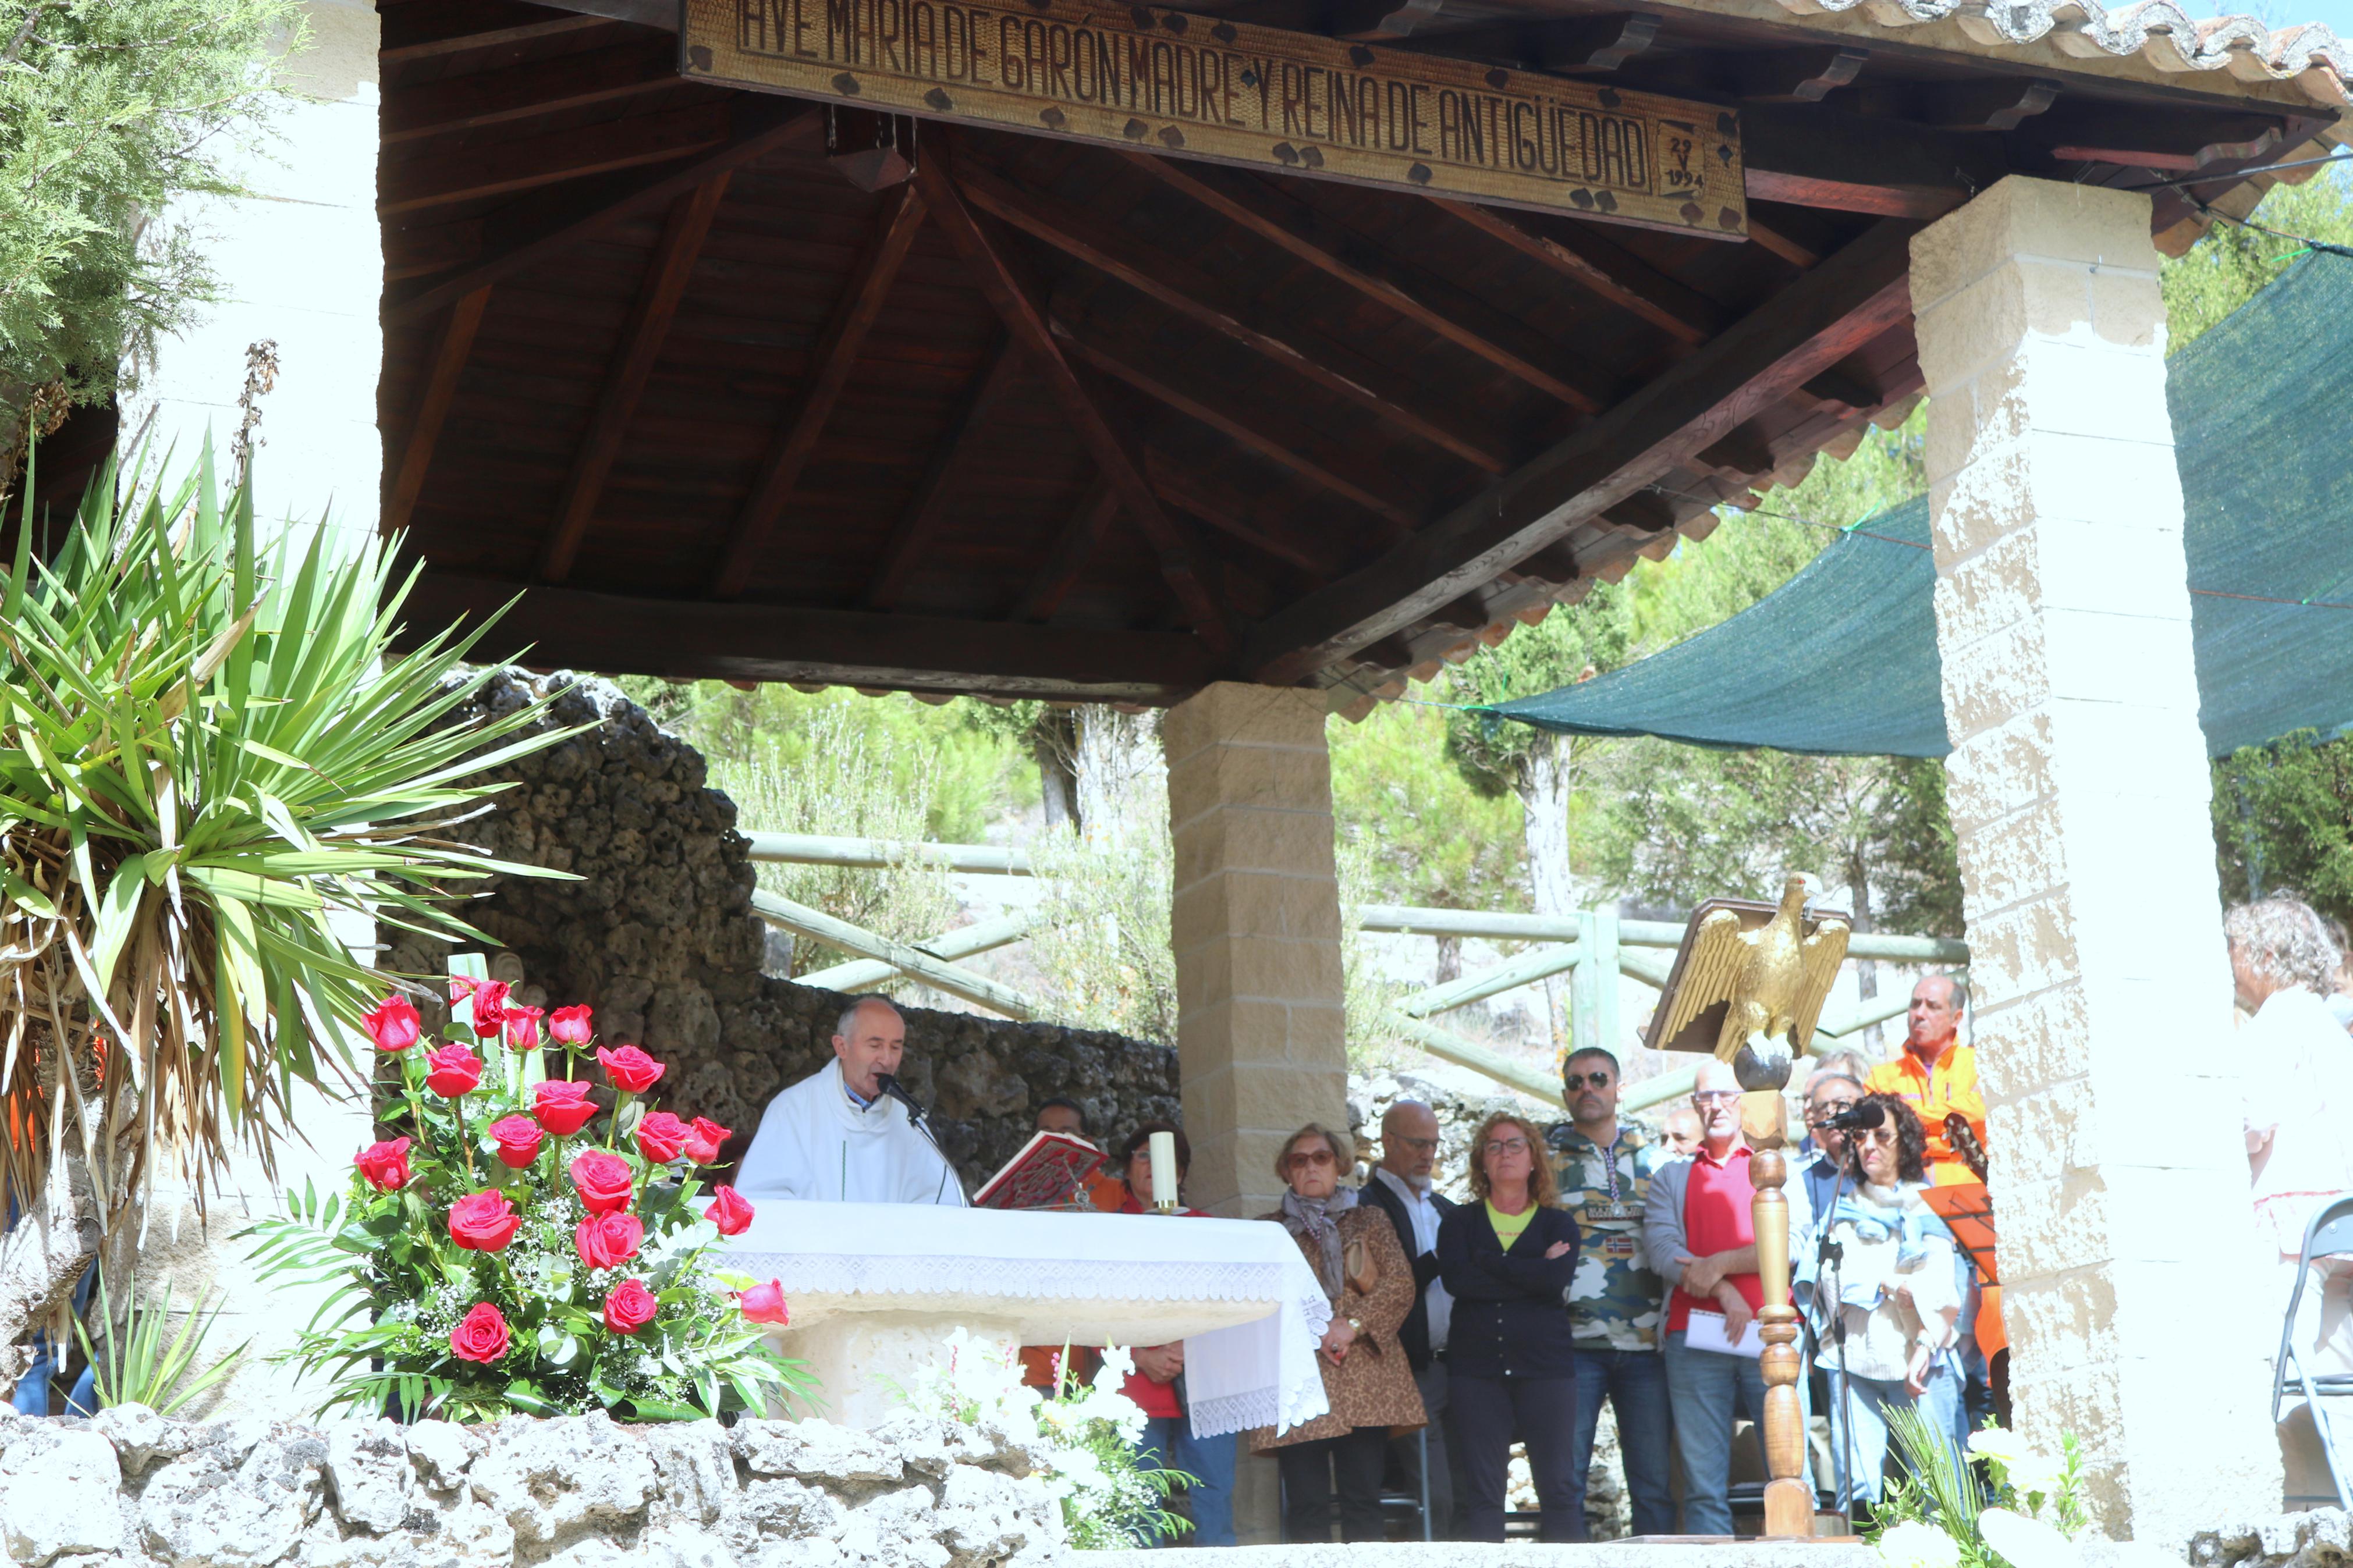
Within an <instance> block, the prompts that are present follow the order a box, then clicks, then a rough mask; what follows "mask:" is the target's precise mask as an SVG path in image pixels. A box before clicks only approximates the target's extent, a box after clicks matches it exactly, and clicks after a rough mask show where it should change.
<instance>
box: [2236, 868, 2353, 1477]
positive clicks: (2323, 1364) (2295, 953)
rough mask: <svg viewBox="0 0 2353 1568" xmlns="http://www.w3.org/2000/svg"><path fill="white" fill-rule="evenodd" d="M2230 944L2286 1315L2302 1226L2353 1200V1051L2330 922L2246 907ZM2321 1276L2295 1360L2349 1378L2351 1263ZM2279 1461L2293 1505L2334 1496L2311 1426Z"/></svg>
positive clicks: (2250, 1108)
mask: <svg viewBox="0 0 2353 1568" xmlns="http://www.w3.org/2000/svg"><path fill="white" fill-rule="evenodd" d="M2222 934H2223V935H2224V936H2225V937H2227V938H2228V939H2229V941H2230V944H2231V978H2232V981H2233V983H2234V984H2235V985H2236V987H2237V990H2238V998H2239V1005H2240V1006H2242V1007H2243V1008H2245V1009H2246V1010H2247V1011H2248V1012H2249V1013H2251V1014H2253V1017H2252V1018H2251V1019H2250V1020H2249V1021H2248V1023H2247V1024H2246V1026H2244V1027H2243V1028H2242V1029H2241V1030H2240V1031H2239V1037H2238V1039H2237V1041H2236V1042H2234V1050H2233V1053H2232V1054H2233V1055H2234V1056H2235V1057H2236V1058H2238V1060H2239V1063H2240V1071H2241V1073H2242V1075H2243V1076H2242V1081H2243V1082H2244V1084H2245V1086H2246V1089H2245V1116H2246V1133H2247V1164H2248V1167H2249V1175H2250V1176H2251V1178H2252V1180H2253V1188H2254V1202H2255V1221H2256V1231H2257V1244H2258V1246H2260V1247H2261V1248H2262V1249H2263V1252H2264V1253H2266V1254H2268V1255H2269V1256H2271V1257H2272V1258H2274V1260H2275V1265H2274V1266H2275V1268H2276V1269H2277V1272H2276V1273H2275V1274H2274V1277H2273V1279H2274V1283H2273V1285H2272V1287H2271V1292H2270V1297H2271V1300H2270V1307H2271V1310H2274V1311H2281V1312H2284V1311H2285V1310H2286V1308H2287V1302H2288V1299H2289V1297H2290V1295H2291V1294H2292V1293H2293V1292H2294V1290H2295V1276H2296V1273H2297V1271H2298V1268H2299V1267H2300V1263H2299V1260H2300V1259H2301V1258H2302V1257H2303V1255H2304V1232H2305V1227H2306V1226H2307V1225H2309V1224H2310V1223H2311V1221H2312V1217H2313V1215H2315V1214H2316V1213H2318V1212H2319V1210H2320V1209H2321V1208H2322V1207H2323V1206H2324V1205H2327V1203H2328V1202H2329V1200H2330V1199H2332V1198H2336V1197H2339V1196H2342V1195H2343V1194H2345V1193H2346V1192H2348V1190H2353V1138H2349V1137H2348V1135H2347V1127H2348V1121H2353V1042H2348V1040H2347V1039H2346V1037H2345V1030H2344V1028H2343V1026H2340V1025H2339V1024H2338V1023H2337V1018H2336V1016H2335V1015H2334V1014H2332V1013H2331V1012H2330V1011H2329V1009H2328V1003H2327V996H2328V994H2329V991H2330V989H2331V987H2332V984H2333V982H2334V979H2335V975H2336V971H2337V965H2338V964H2339V963H2341V962H2342V955H2341V954H2340V953H2339V952H2338V951H2337V942H2336V938H2335V935H2334V933H2333V932H2331V931H2330V930H2329V929H2328V925H2327V921H2323V920H2322V919H2321V918H2320V916H2319V914H2318V913H2317V912H2316V911H2315V910H2313V909H2312V907H2311V906H2310V905H2308V904H2306V903H2305V902H2303V901H2302V900H2298V899H2294V898H2286V897H2273V898H2268V899H2263V900H2258V901H2256V902H2254V903H2252V904H2242V905H2240V906H2239V907H2238V908H2236V909H2234V910H2232V911H2231V912H2230V913H2229V914H2227V915H2225V916H2224V917H2223V919H2222ZM2313 1274H2314V1279H2313V1280H2312V1281H2311V1283H2310V1284H2308V1285H2306V1288H2305V1292H2304V1295H2303V1297H2302V1298H2301V1299H2300V1300H2299V1304H2298V1306H2297V1309H2296V1322H2295V1346H2296V1349H2297V1352H2298V1360H2299V1361H2300V1363H2302V1365H2303V1366H2304V1368H2305V1370H2306V1371H2307V1372H2310V1373H2314V1374H2316V1375H2317V1374H2320V1373H2353V1258H2327V1259H2322V1260H2316V1262H2315V1264H2314V1266H2313ZM2280 1457H2281V1459H2282V1461H2283V1463H2284V1468H2285V1469H2286V1471H2287V1490H2288V1492H2289V1494H2290V1495H2291V1496H2297V1497H2301V1496H2305V1495H2307V1494H2327V1493H2328V1492H2330V1491H2332V1490H2334V1486H2333V1483H2331V1481H2330V1480H2329V1479H2328V1469H2327V1463H2326V1460H2325V1458H2323V1456H2322V1454H2321V1451H2320V1445H2319V1436H2318V1434H2317V1433H2316V1432H2315V1431H2314V1429H2313V1427H2312V1425H2311V1422H2310V1419H2309V1418H2308V1417H2295V1416H2294V1415H2291V1419H2289V1420H2288V1421H2285V1422H2283V1423H2282V1424H2281V1426H2280Z"/></svg>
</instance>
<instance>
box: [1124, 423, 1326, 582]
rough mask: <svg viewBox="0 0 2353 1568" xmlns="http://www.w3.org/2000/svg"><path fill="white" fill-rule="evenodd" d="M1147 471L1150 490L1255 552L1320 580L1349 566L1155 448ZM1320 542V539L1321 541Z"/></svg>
mask: <svg viewBox="0 0 2353 1568" xmlns="http://www.w3.org/2000/svg"><path fill="white" fill-rule="evenodd" d="M1144 471H1145V477H1147V478H1148V479H1151V480H1152V488H1153V489H1155V490H1158V491H1159V492H1160V493H1161V495H1163V496H1164V497H1166V499H1167V500H1168V502H1169V504H1170V505H1172V506H1175V507H1177V508H1180V509H1181V510H1185V511H1188V512H1190V513H1192V514H1193V515H1194V516H1195V517H1197V518H1199V519H1200V520H1201V521H1203V522H1206V523H1208V525H1209V526H1210V527H1211V528H1214V529H1216V530H1217V531H1219V532H1220V533H1223V534H1227V535H1229V536H1230V537H1232V538H1235V539H1239V540H1240V541H1241V542H1243V543H1245V544H1247V545H1249V546H1250V547H1251V548H1252V549H1254V550H1258V551H1261V552H1264V553H1266V554H1268V555H1271V556H1272V557H1274V559H1276V560H1278V561H1283V562H1288V563H1290V564H1292V565H1293V566H1296V567H1298V568H1299V569H1300V570H1301V571H1302V572H1304V573H1306V574H1308V575H1309V576H1311V577H1313V578H1314V579H1315V580H1316V581H1318V582H1321V581H1323V580H1324V579H1326V578H1329V577H1332V576H1335V575H1336V574H1338V573H1339V571H1340V570H1341V568H1342V567H1343V566H1344V565H1345V562H1343V561H1342V560H1340V559H1339V558H1338V556H1337V555H1336V554H1335V552H1332V551H1330V550H1324V549H1318V548H1316V547H1315V544H1314V543H1306V542H1301V541H1300V540H1299V539H1298V538H1296V537H1294V535H1293V533H1292V532H1291V531H1289V530H1288V529H1286V528H1285V526H1284V524H1283V523H1282V521H1280V520H1276V519H1270V518H1267V517H1265V516H1263V515H1261V508H1259V507H1258V506H1257V505H1256V504H1254V503H1253V502H1252V501H1251V500H1250V498H1249V497H1247V496H1244V495H1241V494H1240V493H1238V492H1236V491H1235V490H1234V489H1233V488H1232V487H1231V486H1229V485H1225V484H1221V483H1219V481H1218V480H1217V479H1214V478H1213V477H1211V476H1210V475H1208V474H1205V473H1203V472H1201V471H1200V469H1199V468H1198V466H1197V465H1194V464H1189V463H1184V462H1180V461H1178V460H1177V459H1176V458H1172V457H1170V456H1169V455H1168V454H1167V453H1166V452H1164V451H1162V450H1161V449H1160V448H1159V447H1149V446H1147V447H1145V449H1144ZM1319 542H1320V541H1319Z"/></svg>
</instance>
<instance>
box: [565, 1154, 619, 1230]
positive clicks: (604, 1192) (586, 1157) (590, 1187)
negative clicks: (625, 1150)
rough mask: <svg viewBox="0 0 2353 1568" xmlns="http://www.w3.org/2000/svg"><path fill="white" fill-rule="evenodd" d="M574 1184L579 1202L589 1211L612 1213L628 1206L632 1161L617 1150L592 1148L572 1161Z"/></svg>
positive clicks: (593, 1212) (591, 1212)
mask: <svg viewBox="0 0 2353 1568" xmlns="http://www.w3.org/2000/svg"><path fill="white" fill-rule="evenodd" d="M572 1185H573V1187H574V1188H575V1190H576V1191H577V1192H578V1193H579V1194H580V1206H581V1207H582V1208H584V1209H586V1210H587V1211H588V1212H589V1213H590V1214H611V1213H612V1212H613V1211H614V1210H616V1209H623V1208H627V1207H628V1206H629V1163H628V1161H627V1160H624V1159H622V1158H621V1157H620V1156H619V1155H618V1154H607V1152H605V1151H604V1150H602V1149H591V1150H589V1151H588V1152H586V1153H584V1154H582V1155H581V1156H580V1157H579V1158H578V1159H576V1160H575V1161H573V1162H572Z"/></svg>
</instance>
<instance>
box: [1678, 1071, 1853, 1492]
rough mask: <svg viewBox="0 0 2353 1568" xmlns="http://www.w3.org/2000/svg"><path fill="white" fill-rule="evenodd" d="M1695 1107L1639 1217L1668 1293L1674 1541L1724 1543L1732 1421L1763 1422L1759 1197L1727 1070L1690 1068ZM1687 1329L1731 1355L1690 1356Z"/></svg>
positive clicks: (1791, 1196)
mask: <svg viewBox="0 0 2353 1568" xmlns="http://www.w3.org/2000/svg"><path fill="white" fill-rule="evenodd" d="M1692 1105H1693V1108H1694V1110H1697V1111H1698V1112H1699V1117H1700V1123H1701V1132H1700V1147H1699V1151H1698V1152H1696V1153H1694V1154H1692V1155H1689V1156H1688V1157H1686V1158H1683V1159H1681V1160H1675V1161H1672V1162H1671V1163H1667V1164H1664V1165H1662V1166H1660V1167H1659V1171H1658V1173H1657V1174H1656V1175H1654V1176H1652V1177H1651V1191H1650V1196H1649V1198H1648V1200H1647V1201H1646V1202H1645V1203H1644V1205H1643V1207H1642V1252H1643V1256H1644V1257H1645V1258H1647V1259H1648V1261H1649V1263H1650V1265H1651V1268H1652V1270H1654V1271H1655V1272H1656V1273H1657V1274H1658V1276H1659V1278H1660V1279H1663V1280H1666V1281H1667V1282H1669V1283H1670V1284H1672V1286H1673V1287H1674V1289H1673V1290H1672V1293H1671V1294H1670V1295H1669V1296H1668V1298H1667V1317H1666V1324H1665V1327H1666V1333H1665V1336H1664V1337H1665V1343H1664V1345H1663V1346H1662V1349H1661V1351H1660V1356H1661V1359H1662V1361H1663V1362H1664V1363H1665V1366H1666V1373H1667V1402H1668V1405H1669V1407H1670V1408H1671V1409H1672V1411H1673V1412H1674V1418H1675V1451H1676V1453H1677V1454H1678V1455H1679V1456H1681V1458H1682V1459H1683V1533H1685V1534H1687V1535H1726V1536H1728V1535H1730V1534H1731V1533H1732V1504H1731V1490H1732V1426H1733V1421H1734V1419H1735V1417H1736V1416H1737V1415H1739V1414H1740V1411H1741V1409H1742V1408H1743V1407H1746V1411H1747V1413H1748V1415H1750V1416H1751V1417H1752V1418H1753V1419H1755V1420H1757V1421H1758V1422H1759V1423H1761V1422H1762V1421H1763V1419H1764V1415H1765V1378H1764V1373H1763V1370H1762V1368H1761V1367H1760V1366H1759V1365H1758V1363H1757V1350H1758V1349H1761V1346H1757V1345H1756V1343H1755V1342H1753V1341H1750V1340H1748V1339H1747V1337H1746V1336H1747V1333H1748V1330H1749V1328H1750V1326H1751V1325H1752V1324H1753V1323H1754V1322H1755V1321H1756V1318H1757V1310H1758V1309H1759V1308H1760V1307H1762V1306H1763V1305H1764V1304H1765V1288H1764V1281H1763V1280H1762V1279H1759V1278H1758V1277H1757V1230H1756V1226H1755V1224H1754V1223H1753V1221H1752V1219H1751V1217H1750V1214H1751V1209H1750V1205H1751V1204H1752V1203H1753V1201H1754V1200H1755V1197H1756V1188H1755V1185H1754V1184H1752V1183H1751V1181H1750V1179H1749V1175H1748V1164H1749V1158H1750V1152H1749V1148H1748V1143H1747V1141H1746V1139H1745V1138H1743V1137H1742V1136H1741V1132H1740V1084H1739V1082H1738V1080H1737V1079H1735V1078H1734V1077H1733V1073H1732V1064H1731V1063H1729V1062H1720V1061H1717V1060H1716V1059H1715V1058H1714V1057H1709V1058H1706V1059H1704V1060H1703V1061H1702V1062H1701V1063H1700V1064H1699V1078H1698V1083H1697V1086H1696V1088H1695V1089H1694V1092H1693V1094H1692ZM1783 1192H1784V1194H1786V1195H1787V1197H1788V1204H1789V1234H1790V1235H1791V1236H1792V1237H1801V1236H1803V1235H1805V1234H1806V1231H1807V1229H1808V1227H1809V1226H1811V1225H1812V1224H1813V1209H1812V1206H1811V1205H1810V1204H1809V1203H1808V1202H1807V1201H1806V1187H1805V1184H1804V1183H1802V1182H1796V1183H1792V1184H1789V1185H1788V1186H1787V1187H1785V1188H1783ZM1792 1261H1793V1262H1794V1263H1796V1264H1797V1265H1799V1273H1800V1274H1804V1273H1806V1272H1808V1270H1807V1269H1806V1268H1804V1265H1805V1264H1806V1263H1807V1261H1808V1260H1807V1259H1805V1258H1802V1257H1799V1258H1793V1259H1792ZM1695 1327H1707V1328H1712V1329H1715V1330H1717V1331H1719V1333H1720V1337H1721V1339H1722V1340H1723V1341H1724V1342H1725V1344H1726V1345H1727V1346H1732V1347H1737V1348H1729V1349H1725V1350H1715V1349H1709V1348H1705V1347H1704V1346H1701V1345H1695V1344H1694V1343H1693V1342H1692V1339H1693V1331H1694V1328H1695ZM1711 1337H1716V1336H1711ZM1798 1387H1799V1406H1800V1408H1801V1409H1802V1408H1803V1407H1804V1406H1805V1405H1807V1404H1808V1403H1810V1401H1808V1400H1807V1399H1806V1398H1805V1397H1804V1395H1805V1384H1803V1383H1800V1384H1799V1385H1798ZM1760 1437H1761V1434H1760Z"/></svg>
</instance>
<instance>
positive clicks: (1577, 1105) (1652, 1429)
mask: <svg viewBox="0 0 2353 1568" xmlns="http://www.w3.org/2000/svg"><path fill="white" fill-rule="evenodd" d="M1561 1084H1562V1090H1563V1092H1562V1096H1561V1101H1562V1103H1563V1104H1565V1105H1567V1107H1568V1114H1569V1120H1567V1121H1556V1122H1555V1123H1554V1124H1553V1125H1552V1126H1551V1127H1549V1128H1547V1129H1546V1131H1545V1142H1546V1146H1547V1147H1548V1149H1549V1152H1550V1160H1551V1163H1552V1169H1553V1180H1554V1184H1555V1185H1556V1186H1557V1187H1558V1188H1559V1190H1560V1201H1561V1205H1562V1206H1563V1207H1565V1208H1567V1210H1568V1211H1569V1213H1570V1214H1571V1215H1573V1216H1574V1217H1575V1218H1576V1220H1577V1237H1578V1240H1579V1247H1578V1258H1577V1277H1576V1279H1574V1280H1573V1281H1572V1282H1571V1283H1570V1285H1569V1288H1568V1322H1569V1335H1570V1338H1571V1339H1572V1341H1573V1342H1575V1345H1576V1355H1577V1420H1576V1425H1575V1426H1573V1427H1572V1428H1571V1429H1570V1438H1569V1463H1568V1484H1569V1487H1570V1489H1571V1492H1572V1495H1573V1496H1574V1498H1575V1512H1576V1514H1577V1518H1578V1519H1579V1520H1580V1521H1581V1520H1582V1519H1583V1518H1584V1514H1585V1481H1586V1474H1587V1471H1588V1468H1590V1467H1591V1465H1592V1462H1593V1435H1594V1431H1595V1428H1596V1427H1597V1426H1599V1423H1600V1419H1601V1402H1602V1400H1603V1399H1604V1398H1605V1397H1606V1398H1607V1399H1608V1400H1609V1405H1610V1408H1611V1409H1612V1410H1614V1411H1615V1412H1616V1413H1617V1416H1618V1445H1619V1453H1620V1457H1621V1458H1623V1460H1624V1462H1625V1467H1626V1494H1627V1496H1628V1497H1629V1498H1630V1499H1631V1500H1632V1501H1633V1505H1634V1533H1635V1534H1637V1535H1672V1533H1674V1528H1675V1504H1674V1497H1673V1495H1672V1490H1671V1489H1670V1483H1669V1482H1668V1479H1667V1469H1668V1458H1667V1455H1668V1450H1669V1447H1670V1446H1671V1444H1672V1440H1673V1439H1672V1432H1671V1428H1670V1425H1669V1421H1668V1415H1667V1373H1666V1367H1665V1365H1664V1363H1662V1361H1661V1359H1660V1356H1659V1337H1660V1336H1659V1330H1660V1324H1661V1321H1662V1317H1663V1313H1664V1308H1663V1303H1662V1298H1663V1297H1664V1296H1665V1295H1666V1286H1665V1285H1664V1283H1663V1282H1662V1281H1661V1279H1659V1276H1658V1275H1657V1274H1656V1273H1655V1272H1653V1271H1652V1270H1651V1268H1650V1265H1649V1263H1648V1261H1647V1260H1646V1259H1645V1258H1643V1256H1642V1208H1643V1204H1644V1203H1645V1201H1646V1200H1647V1199H1648V1198H1649V1196H1650V1192H1651V1173H1652V1172H1654V1171H1656V1170H1657V1169H1658V1166H1659V1163H1660V1159H1661V1153H1662V1151H1661V1150H1660V1149H1659V1147H1658V1146H1657V1145H1655V1144H1653V1143H1652V1142H1651V1141H1650V1139H1649V1138H1648V1137H1647V1136H1646V1135H1645V1134H1644V1133H1643V1131H1642V1130H1641V1128H1640V1127H1637V1126H1635V1125H1634V1124H1633V1123H1631V1122H1626V1121H1620V1120H1619V1119H1618V1092H1619V1088H1620V1079H1619V1068H1618V1058H1616V1057H1614V1056H1612V1055H1611V1054H1610V1053H1609V1052H1608V1051H1605V1050H1600V1049H1598V1048H1590V1049H1586V1050H1580V1051H1577V1052H1575V1053H1573V1054H1571V1056H1570V1057H1569V1058H1568V1062H1567V1066H1566V1067H1565V1068H1563V1069H1562V1073H1561Z"/></svg>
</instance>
